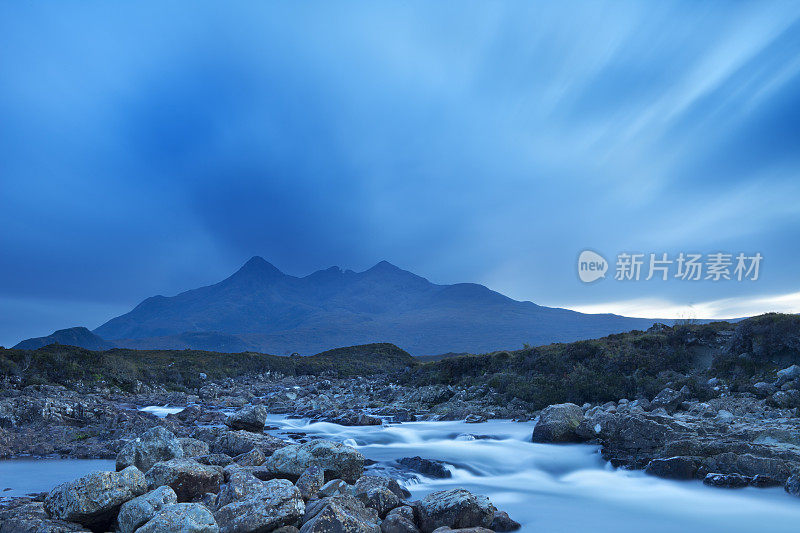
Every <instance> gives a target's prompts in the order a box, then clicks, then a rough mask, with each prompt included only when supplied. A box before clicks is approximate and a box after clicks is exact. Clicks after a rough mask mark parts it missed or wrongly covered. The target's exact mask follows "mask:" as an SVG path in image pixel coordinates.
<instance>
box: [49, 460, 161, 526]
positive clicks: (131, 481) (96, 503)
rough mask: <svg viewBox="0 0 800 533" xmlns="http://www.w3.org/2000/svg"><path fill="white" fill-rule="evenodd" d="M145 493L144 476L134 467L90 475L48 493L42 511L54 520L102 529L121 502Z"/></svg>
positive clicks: (112, 516)
mask: <svg viewBox="0 0 800 533" xmlns="http://www.w3.org/2000/svg"><path fill="white" fill-rule="evenodd" d="M146 490H147V483H146V482H145V477H144V475H143V474H142V473H141V471H139V469H137V468H136V467H135V466H129V467H128V468H126V469H124V470H123V471H121V472H93V473H91V474H87V475H85V476H83V477H81V478H78V479H75V480H73V481H68V482H67V483H62V484H61V485H59V486H57V487H56V488H54V489H53V490H52V491H50V493H49V494H48V495H47V496H46V497H45V500H44V509H45V511H47V514H48V515H50V516H51V517H52V518H55V519H58V520H65V521H67V522H77V523H79V524H83V525H85V526H89V527H91V528H95V527H99V528H102V527H105V526H106V525H107V524H108V523H109V522H110V521H111V520H113V519H114V517H115V516H116V514H117V511H118V510H119V508H120V506H121V505H122V504H123V503H125V502H127V501H129V500H132V499H133V498H135V497H136V496H139V495H141V494H144V492H145V491H146Z"/></svg>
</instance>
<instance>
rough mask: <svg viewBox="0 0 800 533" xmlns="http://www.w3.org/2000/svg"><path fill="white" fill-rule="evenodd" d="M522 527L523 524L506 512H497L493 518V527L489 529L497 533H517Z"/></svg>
mask: <svg viewBox="0 0 800 533" xmlns="http://www.w3.org/2000/svg"><path fill="white" fill-rule="evenodd" d="M521 527H522V524H520V523H519V522H517V521H516V520H513V519H512V518H511V517H510V516H508V513H507V512H505V511H495V512H494V518H492V525H491V526H489V529H491V530H492V531H496V532H497V533H505V532H507V531H516V530H518V529H519V528H521Z"/></svg>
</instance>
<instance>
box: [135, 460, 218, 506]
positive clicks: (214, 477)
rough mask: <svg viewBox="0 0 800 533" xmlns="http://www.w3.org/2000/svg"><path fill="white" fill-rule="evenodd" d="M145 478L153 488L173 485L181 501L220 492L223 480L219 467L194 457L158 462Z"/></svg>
mask: <svg viewBox="0 0 800 533" xmlns="http://www.w3.org/2000/svg"><path fill="white" fill-rule="evenodd" d="M145 478H146V479H147V485H148V487H149V488H150V489H151V490H152V489H155V488H157V487H160V486H162V485H169V486H170V487H172V490H174V491H175V494H176V495H177V496H178V501H179V502H188V501H192V500H193V499H195V498H199V497H201V496H202V495H203V494H205V493H206V492H219V487H220V485H221V484H222V481H223V476H222V470H221V469H220V468H219V467H214V466H207V465H203V464H200V463H198V462H197V461H195V460H193V459H170V460H169V461H161V462H158V463H156V464H154V465H153V467H152V468H151V469H150V470H148V471H147V473H146V474H145Z"/></svg>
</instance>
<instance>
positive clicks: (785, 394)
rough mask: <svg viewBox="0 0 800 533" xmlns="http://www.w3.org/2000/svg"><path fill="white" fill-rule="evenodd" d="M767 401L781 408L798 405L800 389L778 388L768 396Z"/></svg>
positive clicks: (799, 403)
mask: <svg viewBox="0 0 800 533" xmlns="http://www.w3.org/2000/svg"><path fill="white" fill-rule="evenodd" d="M769 403H770V405H773V406H775V407H779V408H782V409H787V408H793V407H800V391H798V390H779V391H778V392H776V393H775V394H773V395H772V396H770V399H769Z"/></svg>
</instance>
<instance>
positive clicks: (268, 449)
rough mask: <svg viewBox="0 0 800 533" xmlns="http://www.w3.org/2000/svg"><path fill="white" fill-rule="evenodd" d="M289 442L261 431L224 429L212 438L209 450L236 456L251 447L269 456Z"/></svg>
mask: <svg viewBox="0 0 800 533" xmlns="http://www.w3.org/2000/svg"><path fill="white" fill-rule="evenodd" d="M288 445H289V443H288V442H286V441H284V440H282V439H279V438H278V437H273V436H272V435H266V434H263V433H252V432H250V431H244V430H241V431H225V432H224V433H222V434H221V435H217V437H216V438H215V439H214V440H213V442H212V444H211V451H212V452H214V453H224V454H227V455H230V456H231V457H236V456H237V455H241V454H243V453H247V452H249V451H250V450H252V449H253V448H258V449H259V450H261V453H263V454H264V455H265V456H270V455H272V454H273V452H275V450H278V449H280V448H283V447H284V446H288Z"/></svg>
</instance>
